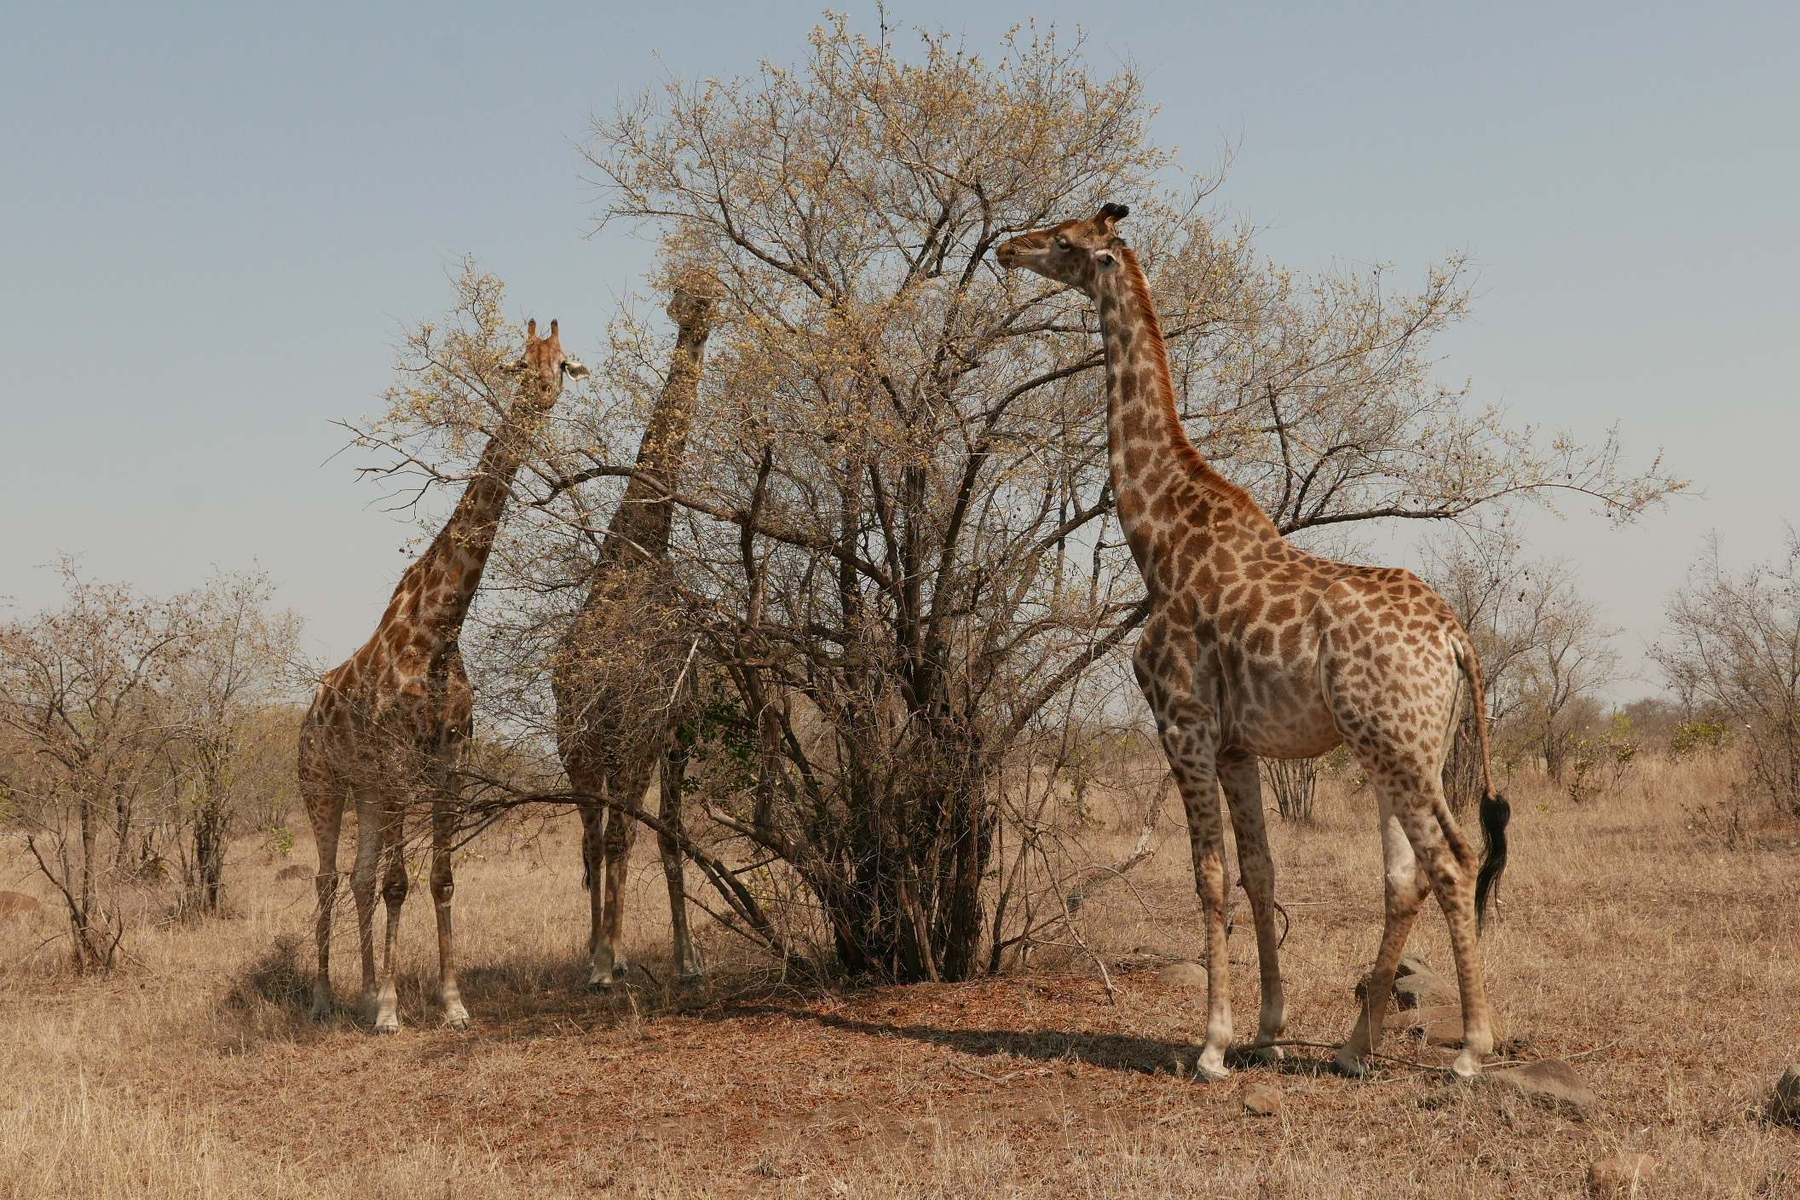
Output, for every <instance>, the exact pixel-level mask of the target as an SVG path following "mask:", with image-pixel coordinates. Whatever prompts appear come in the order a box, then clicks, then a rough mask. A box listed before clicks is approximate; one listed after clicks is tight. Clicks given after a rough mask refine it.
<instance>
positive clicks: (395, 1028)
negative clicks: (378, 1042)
mask: <svg viewBox="0 0 1800 1200" xmlns="http://www.w3.org/2000/svg"><path fill="white" fill-rule="evenodd" d="M375 1032H376V1033H377V1034H379V1035H381V1036H383V1037H385V1036H387V1035H389V1034H394V1033H399V1032H400V1022H398V1021H395V1020H387V1021H377V1022H376V1023H375Z"/></svg>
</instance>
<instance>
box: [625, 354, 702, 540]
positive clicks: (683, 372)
mask: <svg viewBox="0 0 1800 1200" xmlns="http://www.w3.org/2000/svg"><path fill="white" fill-rule="evenodd" d="M710 332H711V329H710V325H709V323H708V322H706V321H704V320H702V321H697V322H694V323H691V324H686V325H682V326H681V327H680V329H679V330H678V331H677V332H676V335H675V353H674V355H673V357H672V359H671V361H670V363H669V377H668V380H667V381H666V382H665V383H664V384H663V390H662V395H661V396H660V397H659V398H658V399H657V402H656V407H655V408H654V409H652V410H651V413H650V421H649V424H648V425H646V426H645V428H644V438H643V441H642V442H640V443H639V444H638V453H637V464H636V471H635V473H634V474H633V475H632V477H631V481H630V482H629V483H628V484H626V486H625V495H624V497H623V498H622V499H621V500H620V501H619V508H618V511H617V512H615V513H614V514H613V519H612V522H611V523H610V524H609V525H608V526H607V527H606V539H605V541H604V542H602V543H601V550H600V557H601V561H602V562H603V563H604V562H615V561H622V560H630V559H640V560H641V559H656V558H661V557H663V556H664V555H666V554H667V553H668V549H669V530H670V526H671V525H672V524H673V522H674V508H675V502H674V493H675V483H676V480H677V479H678V477H679V476H680V474H681V464H682V460H683V459H684V458H685V457H686V455H687V443H688V434H689V432H690V431H691V430H692V429H693V425H694V408H695V406H696V405H697V404H698V403H699V398H700V364H701V360H702V358H703V357H704V356H705V353H706V339H707V335H708V334H709V333H710Z"/></svg>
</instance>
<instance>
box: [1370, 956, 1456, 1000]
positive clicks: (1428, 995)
mask: <svg viewBox="0 0 1800 1200" xmlns="http://www.w3.org/2000/svg"><path fill="white" fill-rule="evenodd" d="M1355 991H1356V999H1357V1001H1358V1002H1362V1001H1364V1000H1366V998H1367V997H1368V994H1369V976H1368V974H1367V973H1365V974H1364V975H1363V977H1362V978H1361V979H1358V980H1357V981H1356V989H1355ZM1461 998H1462V997H1461V993H1459V992H1458V991H1457V989H1456V984H1455V982H1453V981H1447V980H1445V979H1443V978H1442V977H1440V976H1439V975H1438V974H1437V972H1435V971H1433V970H1432V969H1431V967H1430V965H1429V964H1427V963H1426V961H1425V960H1424V959H1422V958H1419V957H1417V956H1416V955H1412V954H1409V955H1407V956H1406V957H1405V958H1403V959H1401V960H1400V965H1399V966H1397V967H1395V968H1394V990H1393V992H1392V993H1391V994H1390V995H1389V997H1388V1004H1389V1007H1392V1008H1398V1009H1400V1010H1402V1011H1404V1010H1406V1009H1410V1008H1421V1007H1423V1006H1425V1005H1428V1004H1455V1003H1459V1002H1460V1001H1461Z"/></svg>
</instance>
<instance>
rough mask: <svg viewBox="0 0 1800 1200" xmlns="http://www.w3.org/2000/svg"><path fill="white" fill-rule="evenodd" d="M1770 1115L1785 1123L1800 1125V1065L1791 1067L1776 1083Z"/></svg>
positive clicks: (1770, 1104)
mask: <svg viewBox="0 0 1800 1200" xmlns="http://www.w3.org/2000/svg"><path fill="white" fill-rule="evenodd" d="M1769 1116H1770V1117H1771V1118H1773V1119H1774V1120H1776V1121H1779V1122H1781V1123H1782V1124H1783V1125H1793V1126H1796V1127H1800V1065H1796V1066H1792V1067H1789V1068H1788V1069H1787V1070H1786V1071H1785V1072H1783V1074H1782V1076H1781V1079H1780V1080H1779V1081H1778V1082H1777V1083H1776V1084H1775V1094H1774V1095H1773V1096H1771V1097H1769Z"/></svg>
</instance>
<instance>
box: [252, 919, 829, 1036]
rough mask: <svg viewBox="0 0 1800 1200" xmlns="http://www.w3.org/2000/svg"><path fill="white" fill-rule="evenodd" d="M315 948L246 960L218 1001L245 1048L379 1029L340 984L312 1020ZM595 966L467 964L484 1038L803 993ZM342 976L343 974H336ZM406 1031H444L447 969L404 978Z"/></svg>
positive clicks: (290, 941) (464, 977)
mask: <svg viewBox="0 0 1800 1200" xmlns="http://www.w3.org/2000/svg"><path fill="white" fill-rule="evenodd" d="M311 955H312V946H311V943H310V942H309V941H306V940H304V939H302V938H299V937H295V936H291V935H282V936H278V937H277V938H275V939H274V941H273V942H272V943H271V944H270V945H269V946H268V947H267V948H266V949H264V950H263V951H261V952H260V953H258V954H257V955H255V956H254V957H253V958H251V959H250V960H249V961H247V962H245V963H244V964H243V965H242V966H241V967H240V968H239V969H238V970H237V971H236V972H235V973H234V974H233V975H232V976H231V977H230V980H229V982H228V983H227V985H226V988H225V990H224V992H223V993H222V994H221V996H220V997H219V1001H218V1003H217V1005H216V1016H217V1018H218V1020H219V1022H220V1025H221V1026H222V1032H224V1033H225V1034H226V1035H227V1041H228V1042H229V1043H230V1044H232V1045H235V1046H243V1045H246V1044H250V1043H255V1042H265V1041H287V1042H303V1043H305V1042H313V1041H317V1040H319V1039H320V1038H322V1037H324V1036H326V1035H328V1034H331V1033H333V1032H341V1031H345V1030H350V1029H362V1030H365V1031H369V1030H370V1029H371V1024H370V1019H369V1014H367V1013H365V1012H362V1011H361V1009H360V1005H359V1002H358V1000H357V996H356V992H355V990H354V984H353V983H349V982H348V981H347V980H346V979H345V978H344V977H343V976H342V975H339V976H338V978H337V987H336V1009H335V1012H334V1015H333V1017H332V1019H331V1020H330V1021H326V1022H319V1021H316V1020H314V1019H313V1016H312V989H313V980H314V977H315V972H314V968H313V965H312V962H311ZM587 970H588V966H587V963H586V961H585V960H583V959H581V958H578V957H573V956H571V957H567V958H558V957H551V956H536V955H522V956H519V957H516V958H511V959H505V960H501V961H498V962H490V963H483V964H479V965H472V966H469V967H466V968H465V969H464V970H463V971H461V972H460V975H459V981H460V983H461V985H462V991H463V995H464V996H465V997H466V998H467V1000H468V1002H469V1006H470V1009H471V1010H472V1013H473V1016H474V1029H473V1031H472V1034H471V1037H472V1038H473V1039H474V1040H475V1041H494V1040H504V1039H508V1038H515V1037H536V1036H541V1035H543V1034H545V1033H547V1032H564V1033H566V1032H569V1031H571V1030H573V1031H577V1032H583V1033H590V1032H597V1031H601V1030H606V1029H614V1028H618V1027H620V1026H622V1025H626V1024H628V1023H630V1022H632V1021H634V1020H651V1019H654V1018H657V1017H663V1016H668V1015H671V1014H675V1013H688V1012H694V1011H695V1010H696V1009H700V1010H705V1009H707V1008H709V1007H712V1006H716V1005H717V1004H719V1003H721V1002H723V1003H732V1002H736V1001H742V1000H745V999H751V1000H770V999H772V998H773V997H774V996H776V995H778V994H779V995H784V996H786V997H789V998H791V997H792V996H793V995H794V993H795V989H794V988H793V987H791V986H789V987H786V988H781V987H775V986H768V987H764V986H758V985H757V984H756V983H755V978H756V977H754V976H750V977H746V978H744V979H740V978H738V977H736V976H734V975H730V974H725V975H721V976H720V977H718V978H716V979H711V980H709V981H708V982H707V983H706V984H705V986H703V987H701V988H698V989H691V988H683V987H678V986H673V985H672V981H673V978H674V972H673V967H672V964H671V963H669V962H667V961H662V960H651V961H650V962H648V963H645V962H643V961H639V962H636V963H634V964H633V967H632V971H631V973H630V975H629V976H628V977H627V979H626V980H625V982H624V983H623V984H621V985H617V986H614V987H612V988H608V989H605V990H595V989H593V988H590V987H589V986H588V985H587ZM334 974H336V973H335V972H334ZM395 986H396V988H397V990H398V992H399V997H400V1017H401V1021H402V1024H403V1027H404V1028H409V1029H412V1030H414V1031H435V1030H437V1029H439V1028H440V1027H441V1020H442V1014H441V1012H440V1011H439V1008H438V1004H437V1000H436V993H437V973H436V972H435V971H433V970H431V969H429V968H427V967H425V966H423V965H421V966H418V967H410V968H407V969H403V970H401V971H399V972H397V973H396V976H395Z"/></svg>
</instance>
